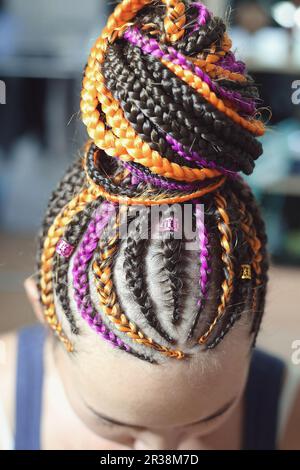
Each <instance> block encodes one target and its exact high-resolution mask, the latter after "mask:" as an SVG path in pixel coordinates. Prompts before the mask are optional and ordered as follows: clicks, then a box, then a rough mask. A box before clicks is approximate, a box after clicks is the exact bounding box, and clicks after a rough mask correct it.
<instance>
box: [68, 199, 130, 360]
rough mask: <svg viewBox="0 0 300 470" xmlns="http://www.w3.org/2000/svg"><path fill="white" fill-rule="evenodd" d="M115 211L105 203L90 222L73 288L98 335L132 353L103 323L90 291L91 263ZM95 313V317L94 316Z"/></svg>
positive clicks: (77, 300) (76, 269)
mask: <svg viewBox="0 0 300 470" xmlns="http://www.w3.org/2000/svg"><path fill="white" fill-rule="evenodd" d="M113 210H114V206H113V204H111V203H109V202H108V201H105V202H103V204H102V206H101V209H100V210H97V211H96V213H95V216H94V218H93V219H92V221H91V222H90V224H89V226H88V228H87V231H86V233H85V235H84V237H83V239H82V242H81V244H80V246H79V249H78V251H77V253H76V255H75V258H74V264H73V269H72V273H73V286H74V290H75V300H76V303H77V307H78V309H79V312H80V314H81V316H82V318H83V319H84V320H86V322H87V323H88V324H89V325H90V326H91V328H93V329H94V330H95V331H96V333H97V334H98V335H100V336H102V338H103V339H104V340H105V341H107V342H108V343H110V344H111V345H112V346H113V347H117V348H120V349H125V350H126V351H130V348H129V346H127V345H126V344H125V343H124V342H123V341H122V340H121V339H120V338H118V337H117V336H116V335H115V334H114V333H113V332H112V331H110V330H109V329H108V328H107V326H106V325H105V324H104V323H103V321H102V319H101V316H100V315H99V314H98V313H95V311H94V308H93V306H92V303H91V299H90V291H89V281H88V267H89V263H90V261H91V259H92V258H93V254H94V252H95V250H96V248H97V246H98V243H99V240H100V238H101V234H102V232H103V230H104V228H105V226H106V225H107V224H108V222H109V219H110V216H111V213H112V211H113ZM94 313H95V315H94V316H93V314H94Z"/></svg>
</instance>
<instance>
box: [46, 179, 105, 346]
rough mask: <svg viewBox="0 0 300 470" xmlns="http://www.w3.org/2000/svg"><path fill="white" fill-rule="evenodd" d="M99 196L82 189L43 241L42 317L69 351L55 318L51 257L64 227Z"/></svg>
mask: <svg viewBox="0 0 300 470" xmlns="http://www.w3.org/2000/svg"><path fill="white" fill-rule="evenodd" d="M98 196H99V195H98V194H97V191H95V188H88V189H84V190H83V191H82V192H80V193H79V194H78V195H77V196H76V197H75V198H73V199H72V200H71V202H70V203H69V204H68V205H67V206H66V208H65V209H63V211H62V212H61V213H60V214H59V215H58V216H57V217H56V218H55V220H54V222H53V225H52V226H51V227H50V229H49V231H48V234H47V237H46V238H45V241H44V251H43V254H42V258H41V273H40V276H41V278H40V285H41V299H42V303H43V306H44V315H45V318H46V321H47V322H48V324H49V325H50V327H51V328H52V329H53V330H54V331H55V332H56V333H57V335H58V337H59V338H60V339H61V340H62V341H63V343H64V344H65V346H66V348H67V349H68V350H69V351H72V350H73V346H72V344H71V342H70V340H69V339H68V338H67V337H66V335H65V334H64V332H63V331H62V327H61V324H60V321H59V320H58V318H57V315H56V311H55V304H54V295H53V257H54V254H55V249H56V245H57V243H58V242H59V240H60V239H61V237H62V236H63V234H64V230H65V227H66V225H67V224H68V223H69V222H70V221H71V220H72V218H73V217H74V215H76V214H77V213H78V212H81V211H82V210H83V209H84V207H86V205H87V204H89V203H90V202H92V201H93V200H95V199H96V198H97V197H98Z"/></svg>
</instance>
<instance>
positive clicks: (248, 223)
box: [234, 195, 263, 313]
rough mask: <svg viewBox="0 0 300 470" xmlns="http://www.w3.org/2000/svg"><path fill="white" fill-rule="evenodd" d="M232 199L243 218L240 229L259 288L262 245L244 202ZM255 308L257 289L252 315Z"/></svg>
mask: <svg viewBox="0 0 300 470" xmlns="http://www.w3.org/2000/svg"><path fill="white" fill-rule="evenodd" d="M234 198H235V200H236V202H237V204H238V206H239V210H240V213H241V214H242V217H243V219H242V221H241V227H242V230H243V232H244V233H245V237H246V239H247V242H248V244H249V245H250V247H251V250H252V253H253V258H252V262H251V266H252V268H253V270H254V272H255V274H256V278H255V284H256V287H259V286H260V285H261V283H262V280H261V274H262V270H261V262H262V260H263V255H262V253H261V248H262V243H261V241H260V240H259V238H258V236H257V233H256V230H255V226H254V221H253V217H252V215H251V214H250V212H249V211H247V208H246V205H245V204H244V202H242V201H240V200H239V199H238V198H237V197H236V196H235V195H234ZM256 306H257V289H256V290H255V291H254V296H253V303H252V310H253V312H254V313H255V312H256Z"/></svg>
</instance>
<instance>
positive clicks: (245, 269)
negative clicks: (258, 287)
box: [241, 264, 252, 280]
mask: <svg viewBox="0 0 300 470" xmlns="http://www.w3.org/2000/svg"><path fill="white" fill-rule="evenodd" d="M241 279H244V280H251V279H252V269H251V266H250V264H242V266H241Z"/></svg>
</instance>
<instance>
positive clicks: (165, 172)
mask: <svg viewBox="0 0 300 470" xmlns="http://www.w3.org/2000/svg"><path fill="white" fill-rule="evenodd" d="M258 102H259V96H258V91H257V88H256V86H255V83H254V82H253V79H252V78H251V77H250V76H249V75H248V73H247V71H246V67H245V64H244V63H242V62H240V61H237V60H236V58H235V56H234V54H233V53H232V52H231V41H230V38H229V36H228V34H227V32H226V25H225V24H224V22H223V21H222V20H221V19H220V18H216V17H214V16H213V15H212V13H211V12H209V11H208V10H207V8H206V7H205V6H204V5H202V4H201V3H198V2H194V3H192V2H188V1H178V0H161V1H151V0H124V1H123V2H121V3H120V4H119V5H118V6H117V8H116V10H115V12H114V13H113V15H112V16H111V17H110V19H109V20H108V23H107V26H106V28H105V30H104V31H103V33H102V35H101V36H100V38H99V39H98V40H97V42H96V44H95V46H94V48H93V49H92V51H91V55H90V57H89V61H88V64H87V66H86V69H85V75H84V80H83V90H82V102H81V110H82V117H83V121H84V123H85V125H86V126H87V130H88V134H89V137H90V140H89V142H88V143H87V144H86V147H85V149H84V152H83V155H82V156H81V157H80V158H79V159H78V161H77V162H76V163H75V164H74V165H72V168H70V169H69V171H68V172H67V174H66V175H65V177H64V178H63V180H62V181H61V183H60V185H59V187H58V188H57V190H56V191H55V192H54V193H53V195H52V198H51V200H50V203H49V207H48V210H47V213H46V216H45V220H44V224H43V228H42V231H41V235H40V250H39V254H38V259H39V283H38V286H39V292H40V298H41V303H42V306H43V314H44V317H45V320H46V321H47V323H48V324H49V326H50V327H51V329H53V331H54V332H55V334H56V336H57V337H58V338H59V339H60V340H62V342H63V343H64V345H65V346H66V353H65V354H63V353H62V352H60V353H59V354H60V356H59V357H60V360H59V363H60V364H61V368H62V377H63V380H64V382H65V385H66V389H67V390H68V393H69V395H70V398H71V401H72V402H73V404H74V406H75V407H76V409H77V410H78V412H79V414H80V415H82V417H83V419H86V421H89V422H90V423H91V426H93V428H95V429H96V430H97V431H98V429H100V430H99V433H100V434H101V435H107V436H109V437H110V438H111V439H119V440H122V439H123V437H124V436H126V439H128V436H133V438H136V436H137V435H138V436H141V435H142V436H146V439H147V438H148V437H149V436H151V439H152V438H153V436H154V438H155V439H159V438H161V436H170V430H172V433H171V434H172V436H173V437H172V439H174V438H175V437H174V436H177V437H176V439H177V438H178V439H179V436H181V435H183V434H203V433H206V432H208V431H209V429H210V428H211V427H216V426H217V424H218V423H220V422H221V420H222V419H225V416H227V415H228V413H230V412H231V410H232V409H233V407H234V406H235V405H236V403H237V402H238V401H239V399H240V397H241V394H242V391H243V388H244V385H245V381H246V377H247V370H248V365H249V359H250V352H251V349H252V347H253V346H254V344H255V340H256V336H257V333H258V330H259V326H260V322H261V318H262V314H263V311H264V301H265V292H266V283H267V267H268V263H267V256H266V235H265V229H264V223H263V221H262V219H261V216H260V213H259V209H258V206H257V204H256V202H255V199H254V197H253V195H252V193H251V190H250V189H249V187H248V186H247V185H246V183H245V182H244V181H243V179H242V177H241V176H240V173H245V174H251V173H252V171H253V169H254V162H255V160H256V159H257V158H258V157H259V156H260V155H261V154H262V146H261V144H260V143H259V141H258V140H257V137H258V136H260V135H262V134H263V133H264V127H263V124H262V123H261V122H260V121H259V120H257V118H256V115H257V106H258ZM59 351H61V350H60V349H59ZM93 410H94V411H93ZM95 411H96V412H98V414H102V415H104V416H106V417H110V418H112V419H113V420H115V421H121V422H124V423H129V424H131V425H133V426H135V427H129V428H128V427H124V426H121V425H116V424H115V425H113V424H111V425H109V423H106V424H104V422H103V420H102V419H101V417H99V416H97V414H96V413H95ZM88 417H89V418H88ZM195 422H199V423H198V424H193V423H195ZM103 426H104V428H103ZM147 436H148V437H147ZM159 436H160V437H159ZM124 439H125V438H124ZM124 442H125V441H124ZM126 442H127V441H126ZM152 443H153V441H152ZM153 445H154V447H155V448H157V446H160V445H161V444H157V443H156V444H153ZM169 445H171V444H170V443H169ZM174 445H176V444H175V443H174V442H173V443H172V446H174Z"/></svg>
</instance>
